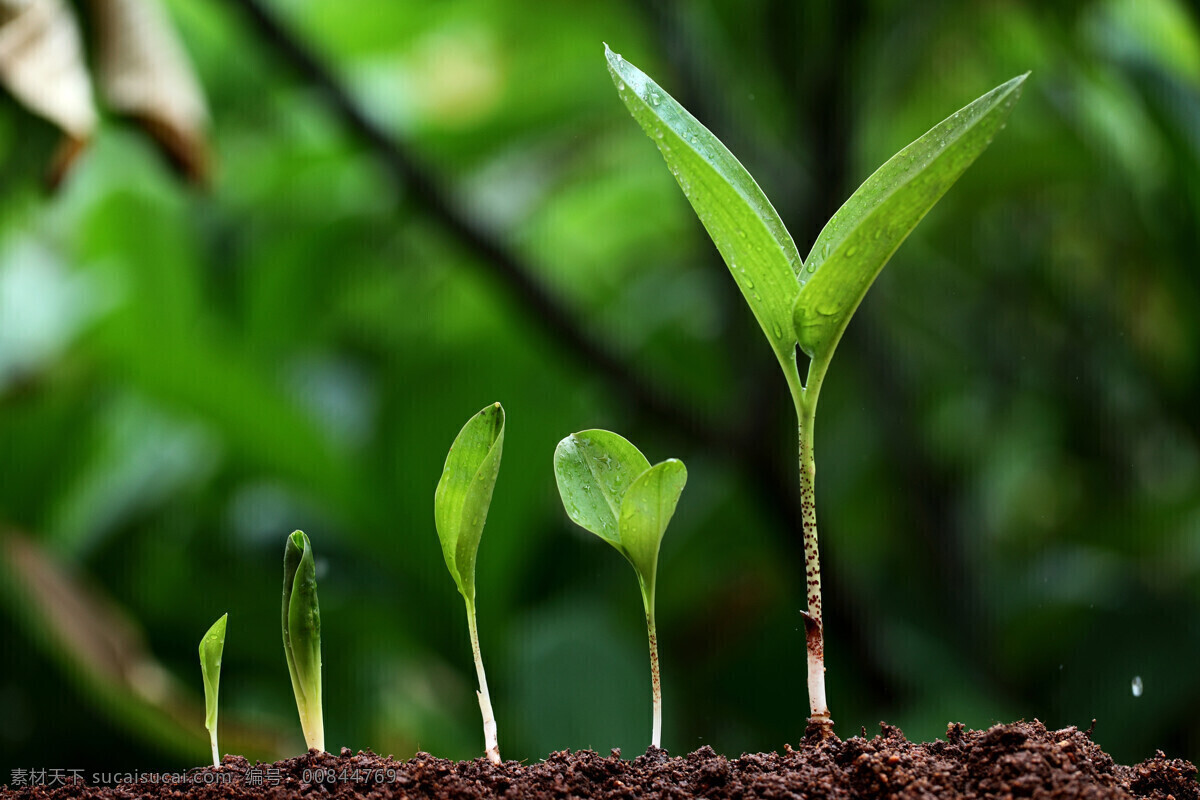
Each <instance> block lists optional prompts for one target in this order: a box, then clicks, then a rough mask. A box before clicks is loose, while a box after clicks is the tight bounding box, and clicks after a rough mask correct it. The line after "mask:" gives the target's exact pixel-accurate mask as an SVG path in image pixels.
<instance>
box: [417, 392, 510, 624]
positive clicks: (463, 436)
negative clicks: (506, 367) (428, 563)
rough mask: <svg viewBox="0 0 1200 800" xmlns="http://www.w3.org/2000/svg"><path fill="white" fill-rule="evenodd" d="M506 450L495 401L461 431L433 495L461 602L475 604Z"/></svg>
mask: <svg viewBox="0 0 1200 800" xmlns="http://www.w3.org/2000/svg"><path fill="white" fill-rule="evenodd" d="M503 449H504V409H503V408H502V407H501V405H500V404H499V403H493V404H492V405H490V406H488V407H487V408H485V409H483V410H482V411H480V412H479V413H478V414H476V415H475V416H473V417H471V419H469V420H467V424H466V425H464V426H463V427H462V430H461V431H459V432H458V436H457V437H456V438H455V439H454V443H453V444H452V445H450V452H449V453H448V454H447V455H446V464H445V466H444V467H443V468H442V477H441V479H440V480H439V481H438V485H437V490H436V491H435V492H434V495H433V519H434V524H435V525H436V526H437V532H438V538H439V539H440V540H441V542H442V555H443V556H444V557H445V559H446V567H447V569H449V570H450V575H451V576H452V577H453V578H454V583H455V584H456V585H457V586H458V591H459V592H461V593H462V596H463V598H465V599H466V601H467V602H468V603H469V604H471V605H472V606H474V604H475V556H476V554H477V553H478V552H479V539H480V537H482V536H483V526H484V525H485V524H486V523H487V513H488V508H489V507H490V506H491V504H492V491H493V490H494V489H495V488H496V476H497V475H498V474H499V472H500V456H501V452H502V450H503Z"/></svg>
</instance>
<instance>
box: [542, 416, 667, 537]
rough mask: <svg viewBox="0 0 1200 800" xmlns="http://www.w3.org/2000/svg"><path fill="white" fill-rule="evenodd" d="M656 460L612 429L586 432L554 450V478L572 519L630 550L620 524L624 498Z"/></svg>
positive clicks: (567, 440)
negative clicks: (648, 458)
mask: <svg viewBox="0 0 1200 800" xmlns="http://www.w3.org/2000/svg"><path fill="white" fill-rule="evenodd" d="M648 469H650V462H649V461H647V460H646V457H645V456H644V455H642V451H640V450H638V449H637V448H636V447H634V446H633V445H632V444H630V443H629V441H628V440H627V439H625V438H624V437H623V436H619V435H617V434H615V433H613V432H612V431H601V430H591V431H580V432H579V433H572V434H571V435H570V436H568V437H567V438H565V439H563V440H562V441H561V442H559V443H558V447H557V448H555V450H554V478H555V480H556V481H557V482H558V493H559V496H561V497H562V501H563V507H564V508H566V510H567V516H569V517H570V518H571V521H572V522H574V523H575V524H576V525H578V526H579V527H581V528H586V529H587V530H589V531H591V532H592V533H594V534H596V535H597V536H599V537H600V538H601V539H604V540H605V541H607V542H608V543H609V544H611V545H613V546H614V547H616V548H617V549H618V550H621V551H622V552H624V548H623V547H622V546H621V540H620V534H619V529H618V524H617V523H618V521H619V520H620V518H621V498H622V496H623V495H624V494H625V491H626V490H627V489H628V488H629V487H630V486H631V485H633V482H634V481H635V480H636V479H637V478H638V477H639V476H640V475H641V474H642V473H643V472H645V471H646V470H648Z"/></svg>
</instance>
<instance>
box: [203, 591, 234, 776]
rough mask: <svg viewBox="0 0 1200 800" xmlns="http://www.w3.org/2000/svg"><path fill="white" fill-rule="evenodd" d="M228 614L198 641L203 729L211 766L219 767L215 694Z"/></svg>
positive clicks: (219, 755)
mask: <svg viewBox="0 0 1200 800" xmlns="http://www.w3.org/2000/svg"><path fill="white" fill-rule="evenodd" d="M228 619H229V615H228V614H222V615H221V618H220V619H219V620H217V621H216V622H214V623H213V624H212V627H211V628H209V629H208V633H206V634H204V638H203V639H201V640H200V674H201V675H202V676H203V677H204V727H206V728H208V739H209V741H210V742H211V743H212V757H213V766H214V767H219V766H221V751H220V750H218V749H217V692H218V691H219V690H220V688H221V654H222V653H224V652H225V622H226V620H228Z"/></svg>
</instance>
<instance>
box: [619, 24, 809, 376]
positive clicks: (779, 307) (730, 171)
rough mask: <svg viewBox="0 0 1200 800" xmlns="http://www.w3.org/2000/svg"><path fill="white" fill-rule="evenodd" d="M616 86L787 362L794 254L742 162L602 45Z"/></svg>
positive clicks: (791, 350) (790, 359)
mask: <svg viewBox="0 0 1200 800" xmlns="http://www.w3.org/2000/svg"><path fill="white" fill-rule="evenodd" d="M604 52H605V56H606V57H607V59H608V71H609V72H610V73H612V77H613V81H614V82H615V83H616V84H617V91H618V93H619V94H620V95H621V99H622V100H623V101H624V102H625V105H626V107H628V109H629V111H630V113H631V114H633V118H634V119H636V120H637V122H638V124H639V125H641V126H642V130H644V131H645V132H646V134H647V135H648V136H649V137H650V139H651V140H652V141H653V142H654V143H655V144H656V145H658V149H659V151H660V152H661V153H662V155H663V158H665V159H666V161H667V165H668V166H669V167H670V168H671V173H672V174H673V175H674V176H675V179H676V180H677V181H678V182H679V186H680V187H681V188H682V189H683V193H684V195H685V196H686V197H687V199H688V202H690V203H691V204H692V208H693V209H695V211H696V214H697V215H698V216H699V217H700V221H701V222H702V223H704V227H705V228H706V229H707V230H708V234H709V236H711V237H712V240H713V242H714V243H715V244H716V245H717V249H718V250H719V251H720V252H721V257H722V258H724V259H725V263H726V264H727V265H728V266H729V271H730V273H731V274H732V275H733V277H734V280H736V281H737V284H738V288H739V289H741V291H742V296H743V297H745V298H746V302H747V303H749V304H750V310H751V311H753V312H754V316H755V318H756V319H757V320H758V324H759V325H761V326H762V329H763V332H764V333H766V335H767V339H768V340H769V341H770V342H771V347H772V348H773V349H774V350H775V354H776V357H777V358H779V360H780V363H781V364H782V365H783V366H784V368H785V369H793V370H794V367H789V365H791V364H794V363H795V345H796V340H795V338H794V335H793V329H792V304H793V302H794V301H795V299H796V293H797V292H798V291H799V286H798V283H797V280H796V275H797V273H798V272H799V271H800V253H799V252H798V251H797V250H796V245H795V243H794V242H793V241H792V237H791V234H789V233H788V232H787V229H786V228H785V227H784V226H783V222H782V221H781V220H780V219H779V215H778V214H777V213H775V209H774V208H773V207H772V206H771V202H770V201H769V200H767V197H766V195H764V194H763V192H762V190H761V189H760V188H758V184H757V183H755V182H754V179H753V178H751V177H750V173H748V172H746V169H745V167H743V166H742V165H741V163H739V162H738V160H737V159H736V158H734V156H733V154H732V153H730V152H729V150H728V149H726V147H725V145H723V144H721V142H720V140H719V139H717V137H716V136H713V134H712V133H711V132H709V130H708V129H707V128H705V127H704V126H703V125H701V124H700V122H699V121H698V120H697V119H696V118H695V117H693V116H692V115H691V114H689V113H688V111H687V110H686V109H685V108H684V107H683V106H681V105H679V103H677V102H675V100H674V99H673V98H672V97H671V95H669V94H667V93H666V92H664V91H663V90H662V88H661V87H660V86H659V85H658V84H657V83H655V82H654V81H652V80H651V79H650V78H649V77H647V76H646V74H645V73H643V72H642V71H641V70H639V69H638V68H637V67H635V66H633V65H632V64H630V63H629V62H628V61H626V60H624V59H623V58H622V57H621V56H619V55H617V54H616V53H614V52H612V51H611V50H609V49H608V45H605V46H604Z"/></svg>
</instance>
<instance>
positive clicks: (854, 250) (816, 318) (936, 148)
mask: <svg viewBox="0 0 1200 800" xmlns="http://www.w3.org/2000/svg"><path fill="white" fill-rule="evenodd" d="M1027 75H1028V73H1026V75H1020V76H1018V77H1016V78H1013V79H1012V80H1010V81H1008V82H1007V83H1004V84H1001V85H1000V86H997V87H996V88H995V89H993V90H992V91H990V92H988V93H987V94H985V95H984V96H983V97H980V98H979V99H978V100H976V101H975V102H973V103H971V104H970V105H968V106H966V107H965V108H962V109H960V110H959V111H956V112H955V113H954V114H953V115H951V116H950V117H948V118H947V119H945V120H943V121H942V122H940V123H939V124H938V125H936V126H934V128H933V129H932V130H930V131H929V132H928V133H926V134H925V135H924V136H922V137H921V138H919V139H917V140H916V141H915V142H913V143H912V144H910V145H909V146H908V147H906V148H904V149H903V150H901V151H900V152H899V153H897V154H896V155H895V156H893V157H892V158H891V159H890V160H889V161H888V162H887V163H886V164H884V165H883V166H882V167H880V168H879V169H878V170H876V172H875V174H873V175H872V176H871V177H869V178H867V180H866V181H865V182H864V183H863V185H862V186H860V187H859V188H858V190H857V191H855V192H854V194H853V195H851V196H850V199H849V200H847V201H846V203H845V204H844V205H843V206H842V207H841V208H840V209H839V210H838V212H837V213H836V214H834V215H833V218H832V219H830V220H829V222H828V224H826V225H825V228H824V229H823V230H822V231H821V233H820V235H819V236H818V237H817V241H816V242H815V243H814V244H813V248H812V251H811V252H810V253H809V254H808V259H807V261H806V262H805V265H806V269H805V271H803V272H801V273H800V292H799V295H798V296H797V297H796V301H795V307H794V308H793V312H792V322H793V325H794V330H795V334H796V340H797V341H798V342H799V344H800V347H801V348H802V349H803V350H804V352H806V353H808V354H809V355H810V356H812V357H813V358H814V359H820V360H827V359H828V358H829V357H830V356H831V355H832V353H833V350H834V348H835V347H837V343H838V341H839V340H840V339H841V337H842V333H843V332H844V331H845V330H846V325H847V324H848V323H849V321H850V317H852V316H853V315H854V312H855V310H857V309H858V305H859V303H861V302H862V299H863V296H864V295H865V294H866V293H867V289H869V288H870V286H871V284H872V283H873V282H874V281H875V278H876V276H878V275H879V272H880V270H882V269H883V267H884V265H885V264H887V262H888V259H890V258H891V257H892V253H894V252H895V251H896V248H898V247H899V246H900V243H901V242H903V241H904V239H905V238H906V237H907V236H908V234H909V233H911V232H912V230H913V228H915V227H916V226H917V223H919V222H920V221H921V219H922V218H923V217H924V216H925V214H926V213H927V212H928V211H929V209H931V208H933V206H934V204H935V203H937V201H938V200H939V199H941V197H942V195H944V194H945V193H946V190H948V189H949V188H950V186H951V185H952V184H953V183H954V182H955V181H956V180H958V178H959V176H960V175H962V174H963V172H964V171H966V169H967V167H969V166H971V164H972V162H974V161H975V159H976V158H977V157H978V156H979V154H980V153H982V152H983V151H984V149H986V148H987V146H988V145H989V144H991V141H992V137H994V136H995V135H996V132H997V131H999V130H1000V128H1001V127H1003V125H1004V121H1005V120H1006V119H1008V115H1009V113H1010V112H1011V111H1012V108H1013V106H1014V105H1015V104H1016V102H1017V99H1018V98H1019V97H1020V96H1021V84H1022V83H1023V82H1024V81H1025V78H1026V76H1027Z"/></svg>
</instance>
